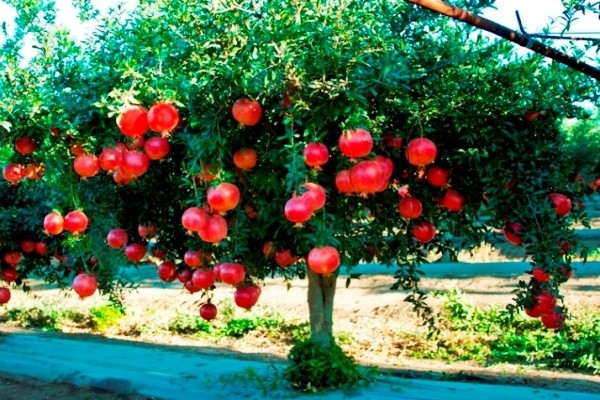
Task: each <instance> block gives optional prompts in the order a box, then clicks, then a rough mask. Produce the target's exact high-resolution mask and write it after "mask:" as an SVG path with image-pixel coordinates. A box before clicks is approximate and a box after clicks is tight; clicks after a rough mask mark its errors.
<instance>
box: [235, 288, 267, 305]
mask: <svg viewBox="0 0 600 400" xmlns="http://www.w3.org/2000/svg"><path fill="white" fill-rule="evenodd" d="M260 293H261V289H260V286H258V285H251V286H241V287H239V288H237V289H236V291H235V293H234V294H233V300H234V301H235V304H236V305H237V306H238V307H241V308H245V309H246V310H249V309H251V308H252V307H253V306H254V305H255V304H256V303H257V302H258V298H259V297H260Z"/></svg>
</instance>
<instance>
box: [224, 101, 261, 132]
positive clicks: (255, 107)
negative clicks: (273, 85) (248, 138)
mask: <svg viewBox="0 0 600 400" xmlns="http://www.w3.org/2000/svg"><path fill="white" fill-rule="evenodd" d="M231 113H232V114H233V118H234V119H235V120H236V121H237V122H239V123H240V125H242V126H244V125H247V126H254V125H256V124H258V122H259V121H260V120H261V118H262V114H263V111H262V107H261V106H260V103H259V102H258V101H254V100H250V99H246V98H242V99H238V100H236V101H235V103H233V107H231Z"/></svg>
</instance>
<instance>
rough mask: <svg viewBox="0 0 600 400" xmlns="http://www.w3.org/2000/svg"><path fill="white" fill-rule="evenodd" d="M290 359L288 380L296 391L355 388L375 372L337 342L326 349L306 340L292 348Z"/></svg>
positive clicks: (287, 370)
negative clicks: (361, 364)
mask: <svg viewBox="0 0 600 400" xmlns="http://www.w3.org/2000/svg"><path fill="white" fill-rule="evenodd" d="M288 359H289V361H290V365H289V366H288V367H287V368H286V370H285V371H284V376H285V378H286V379H287V380H288V382H289V384H290V385H291V386H292V387H293V388H294V389H296V390H301V391H307V392H318V391H321V390H324V389H334V388H351V387H355V386H357V385H359V384H360V383H361V382H364V381H368V380H370V378H371V377H372V375H373V373H374V372H375V369H373V368H367V369H365V368H363V367H360V366H359V365H358V364H357V363H356V362H355V360H354V359H353V358H352V357H350V356H348V355H346V354H345V353H344V352H343V351H342V349H341V347H340V346H338V345H337V344H335V343H332V345H331V347H330V348H323V347H321V346H318V345H316V344H314V343H313V342H312V341H310V340H304V341H302V342H299V343H297V344H296V345H294V347H292V349H291V350H290V353H289V355H288Z"/></svg>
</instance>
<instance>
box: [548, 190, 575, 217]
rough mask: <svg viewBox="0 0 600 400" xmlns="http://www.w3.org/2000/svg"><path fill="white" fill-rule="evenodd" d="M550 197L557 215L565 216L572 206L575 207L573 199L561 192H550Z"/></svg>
mask: <svg viewBox="0 0 600 400" xmlns="http://www.w3.org/2000/svg"><path fill="white" fill-rule="evenodd" d="M548 197H549V198H550V202H551V203H552V206H553V207H554V210H555V211H556V215H557V216H558V217H564V216H565V215H567V214H568V213H570V212H571V208H573V204H572V202H571V199H570V198H568V197H567V196H565V195H564V194H561V193H550V194H549V195H548Z"/></svg>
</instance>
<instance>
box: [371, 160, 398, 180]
mask: <svg viewBox="0 0 600 400" xmlns="http://www.w3.org/2000/svg"><path fill="white" fill-rule="evenodd" d="M373 161H376V162H377V163H378V164H379V167H380V168H381V172H382V173H383V176H384V179H385V181H386V184H387V183H389V182H388V181H389V179H390V178H391V177H392V174H393V173H394V162H393V161H392V160H391V159H390V158H388V157H386V156H382V155H378V156H376V157H375V158H374V159H373ZM386 186H387V185H386Z"/></svg>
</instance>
